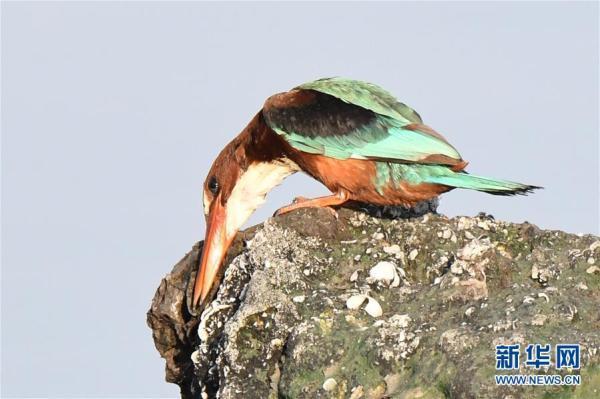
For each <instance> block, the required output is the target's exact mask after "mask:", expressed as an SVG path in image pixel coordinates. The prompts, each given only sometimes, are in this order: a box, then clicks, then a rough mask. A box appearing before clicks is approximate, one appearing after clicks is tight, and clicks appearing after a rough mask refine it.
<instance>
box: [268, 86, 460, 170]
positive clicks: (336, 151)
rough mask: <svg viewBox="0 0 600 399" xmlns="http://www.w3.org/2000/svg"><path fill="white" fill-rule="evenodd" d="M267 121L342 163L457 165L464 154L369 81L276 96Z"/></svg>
mask: <svg viewBox="0 0 600 399" xmlns="http://www.w3.org/2000/svg"><path fill="white" fill-rule="evenodd" d="M262 114H263V116H264V118H265V121H266V123H267V124H268V125H269V127H271V128H272V129H273V130H274V131H275V132H276V133H277V134H279V135H281V136H282V137H284V138H285V139H286V140H287V141H288V142H289V143H290V145H292V147H294V148H296V149H297V150H300V151H304V152H308V153H312V154H321V155H325V156H328V157H331V158H336V159H348V158H354V159H376V160H386V161H389V162H420V163H433V164H442V165H456V164H459V163H461V162H462V159H461V156H460V154H459V153H458V151H456V149H455V148H454V147H453V146H452V145H450V144H449V143H448V142H447V141H446V140H445V139H444V138H443V137H442V136H441V135H439V134H438V133H436V132H435V131H433V130H432V129H431V128H429V127H428V126H426V125H423V124H422V122H421V118H420V117H419V115H418V114H417V113H416V112H415V111H413V110H412V109H411V108H410V107H408V106H406V105H404V104H402V103H400V102H398V101H397V100H396V99H395V98H394V97H393V96H392V95H391V94H389V93H388V92H387V91H385V90H383V89H381V88H379V87H378V86H375V85H372V84H370V83H366V82H360V81H354V80H348V79H341V78H330V79H321V80H317V81H315V82H311V83H306V84H304V85H301V86H298V88H296V89H293V90H291V91H289V92H286V93H281V94H277V95H275V96H272V97H270V98H269V99H268V100H267V101H266V103H265V106H264V107H263V110H262Z"/></svg>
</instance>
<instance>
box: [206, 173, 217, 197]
mask: <svg viewBox="0 0 600 399" xmlns="http://www.w3.org/2000/svg"><path fill="white" fill-rule="evenodd" d="M208 189H209V190H210V192H211V193H213V195H217V193H218V192H219V182H218V181H217V178H216V177H214V176H213V177H211V178H210V180H209V181H208Z"/></svg>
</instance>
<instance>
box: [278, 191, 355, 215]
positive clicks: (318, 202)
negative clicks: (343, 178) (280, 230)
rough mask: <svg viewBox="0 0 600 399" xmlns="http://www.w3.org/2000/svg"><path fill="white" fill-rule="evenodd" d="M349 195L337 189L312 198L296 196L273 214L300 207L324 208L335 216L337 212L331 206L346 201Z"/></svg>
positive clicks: (282, 213) (284, 212)
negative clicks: (332, 192)
mask: <svg viewBox="0 0 600 399" xmlns="http://www.w3.org/2000/svg"><path fill="white" fill-rule="evenodd" d="M349 197H350V196H349V195H348V193H347V192H346V191H339V192H338V193H336V194H333V195H328V196H326V197H318V198H312V199H306V198H303V197H297V198H296V199H295V200H294V202H293V203H292V204H290V205H287V206H284V207H282V208H279V209H278V210H277V211H275V214H274V216H279V215H284V214H286V213H288V212H291V211H295V210H296V209H301V208H325V209H328V210H330V211H331V212H332V213H333V214H334V216H335V217H337V212H336V211H335V210H334V209H333V208H331V207H332V206H337V205H342V204H343V203H344V202H346V201H348V199H349Z"/></svg>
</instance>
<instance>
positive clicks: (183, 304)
mask: <svg viewBox="0 0 600 399" xmlns="http://www.w3.org/2000/svg"><path fill="white" fill-rule="evenodd" d="M200 252H201V246H196V247H195V248H194V249H193V250H192V251H191V252H190V253H189V254H188V255H186V257H185V258H184V259H182V260H181V262H179V263H178V265H176V266H175V269H174V271H173V272H172V273H171V274H170V275H168V276H167V277H166V278H165V280H163V282H162V284H161V287H160V288H159V290H158V291H157V294H156V296H155V298H154V301H153V304H152V308H151V310H150V311H149V313H148V321H149V324H150V325H151V327H152V328H153V334H154V338H155V342H156V345H157V348H158V349H159V351H160V352H161V355H163V357H165V358H166V360H167V380H168V381H170V382H174V383H177V384H179V385H180V387H181V392H182V396H183V397H203V396H205V397H216V396H218V397H222V398H241V397H243V398H353V399H356V398H507V399H508V398H515V399H516V398H592V397H600V352H599V347H600V240H599V239H598V237H596V236H592V235H582V236H579V235H573V234H567V233H564V232H560V231H544V230H540V229H538V228H537V227H536V226H534V225H532V224H529V223H523V224H513V223H506V222H501V221H496V220H494V219H493V218H492V217H490V216H487V215H479V216H477V217H456V218H451V219H450V218H447V217H445V216H441V215H437V214H426V215H424V216H418V217H413V218H410V219H381V218H377V217H372V216H368V215H367V214H365V213H362V212H360V211H354V210H348V209H342V210H340V211H339V218H337V219H335V218H334V217H333V216H332V215H331V214H330V213H328V212H325V211H322V210H316V209H310V210H301V211H298V212H294V213H292V214H289V215H285V216H283V217H279V218H274V219H269V220H268V221H267V222H265V223H264V224H263V225H260V226H256V227H254V228H252V229H249V230H248V231H246V232H244V233H242V234H240V236H239V237H238V239H237V241H236V243H235V245H234V246H233V248H232V249H231V250H230V254H229V256H228V260H227V261H226V263H227V264H228V265H227V269H226V272H225V274H224V276H223V280H222V284H221V285H220V287H219V289H218V291H217V292H216V294H215V299H214V301H213V302H212V303H210V304H209V305H208V306H207V308H206V309H204V311H203V312H202V315H199V314H197V313H198V312H197V311H193V310H190V308H189V299H188V298H189V294H190V289H191V285H193V284H190V281H191V282H192V283H193V278H194V273H195V268H196V267H197V265H198V257H199V254H200ZM379 262H390V263H392V264H393V269H394V271H393V273H394V277H395V279H394V280H393V281H387V280H386V281H382V280H375V279H373V278H371V277H370V270H371V269H372V268H373V267H374V266H375V265H377V264H378V263H379ZM360 295H363V296H364V298H365V299H364V303H362V305H360V306H359V307H358V308H356V309H349V308H348V306H347V301H348V299H349V298H351V297H354V300H356V298H357V296H360ZM351 301H352V300H351ZM371 301H372V302H373V303H370V302H371ZM377 304H378V305H379V307H380V309H381V312H378V311H377V310H378V309H377V306H376V305H377ZM367 306H369V307H368V308H366V307H367ZM373 310H375V311H373ZM369 312H370V313H371V314H370V313H369ZM502 343H520V344H521V347H522V348H524V346H526V345H527V344H535V343H540V344H546V343H548V344H551V345H552V346H553V347H554V345H556V344H560V343H579V344H580V345H581V363H582V367H581V369H580V370H574V371H571V373H576V374H580V375H581V385H580V386H578V387H564V386H563V387H550V386H536V387H515V386H512V387H508V386H498V385H496V383H495V380H494V375H495V374H497V373H498V372H497V371H496V369H495V345H497V344H502ZM522 352H523V353H522V358H523V357H524V351H522ZM522 360H524V359H522ZM520 372H521V373H523V374H563V375H564V374H566V373H568V372H567V371H560V372H559V371H558V370H556V369H555V368H554V367H550V368H549V369H548V370H544V369H540V370H537V371H536V370H535V369H532V368H525V367H524V366H523V365H522V366H521V370H520ZM506 374H510V373H508V372H507V373H506Z"/></svg>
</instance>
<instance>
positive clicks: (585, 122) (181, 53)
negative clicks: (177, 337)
mask: <svg viewBox="0 0 600 399" xmlns="http://www.w3.org/2000/svg"><path fill="white" fill-rule="evenodd" d="M332 75H341V76H346V77H351V78H357V79H362V80H369V81H372V82H374V83H378V84H380V85H382V86H384V87H385V88H387V89H388V90H390V91H391V92H393V93H394V94H396V95H397V96H398V97H399V98H400V99H401V100H402V101H404V102H406V103H407V104H409V105H411V106H413V107H414V108H415V109H417V110H418V112H419V113H420V114H421V115H422V116H423V118H424V120H425V122H426V123H428V124H429V125H431V126H433V127H434V128H435V129H436V130H438V131H440V132H441V133H442V134H444V135H445V136H446V137H447V138H448V139H449V140H450V142H452V143H453V144H454V145H455V146H456V147H457V148H458V149H459V150H460V152H461V154H462V155H463V157H464V158H465V159H467V160H468V161H470V166H469V170H470V171H471V172H473V173H477V174H481V175H489V176H493V177H498V178H504V179H514V180H517V181H521V182H524V183H530V184H536V185H542V186H545V187H546V189H545V190H543V191H540V192H537V193H536V194H535V195H532V196H529V197H515V198H505V197H493V196H489V195H486V194H482V193H474V192H466V191H458V190H455V191H454V192H451V193H449V194H447V195H446V196H445V197H444V198H443V199H442V201H441V204H442V205H441V208H440V211H441V212H443V213H446V214H448V215H460V214H466V215H473V214H476V213H477V212H479V211H486V212H488V213H491V214H493V215H495V216H496V217H497V218H500V219H505V220H510V221H514V222H522V221H524V220H528V221H530V222H532V223H535V224H537V225H539V226H540V227H543V228H551V229H562V230H566V231H569V232H575V233H577V232H595V233H597V232H598V166H599V165H598V5H597V3H593V2H588V3H566V2H564V3H559V2H553V3H541V2H536V3H472V2H471V3H424V4H412V3H385V4H372V3H370V4H360V3H345V4H344V3H334V4H275V3H269V4H252V3H244V4H233V3H229V4H211V3H190V2H187V3H140V2H129V3H123V4H114V3H113V4H107V3H91V2H89V3H83V2H79V3H58V4H57V3H23V2H19V3H7V2H3V3H2V194H3V196H2V211H3V212H2V249H3V251H2V396H3V397H12V396H51V397H68V396H95V397H98V396H109V397H114V396H120V397H133V396H136V397H138V396H153V397H157V396H164V397H167V396H176V395H177V393H178V390H177V388H176V387H175V386H174V385H169V384H166V383H165V382H163V375H164V374H163V366H164V363H163V361H162V360H161V359H160V358H159V357H158V354H157V352H156V351H155V349H154V346H153V343H152V339H151V334H150V330H149V329H148V328H147V327H146V323H145V314H146V310H147V309H148V307H149V303H150V300H151V298H152V295H153V293H154V290H155V288H156V287H157V286H158V283H159V281H160V279H161V277H162V276H163V275H164V274H165V273H167V272H168V271H169V270H170V269H171V267H172V265H173V264H174V263H175V262H177V260H178V259H179V258H180V257H181V256H182V255H183V254H184V253H185V252H186V251H187V250H188V249H189V248H190V247H191V246H192V244H193V243H194V242H195V241H197V240H199V239H201V238H202V237H203V236H204V221H203V216H202V205H201V198H202V194H201V184H202V181H203V180H204V177H205V174H206V173H207V171H208V168H209V166H210V164H211V162H212V160H213V159H214V157H215V156H216V154H217V153H218V152H219V151H220V149H221V148H222V147H223V146H224V145H225V143H226V142H228V141H229V140H230V139H232V138H233V137H234V136H235V135H236V134H237V133H238V132H239V131H240V130H241V129H242V128H243V127H244V126H245V124H246V123H247V122H248V121H249V120H250V118H251V117H252V116H253V115H254V113H255V112H256V111H257V110H258V109H259V108H260V107H261V105H262V103H263V101H264V99H265V98H267V97H268V96H269V95H271V94H273V93H275V92H279V91H284V90H287V89H289V88H291V87H293V86H295V85H297V84H299V83H302V82H305V81H308V80H312V79H315V78H319V77H325V76H332ZM324 192H325V190H324V188H322V187H321V186H320V185H319V184H318V183H315V182H313V181H311V180H310V179H308V178H307V177H305V176H301V175H296V176H294V177H292V178H290V179H288V181H286V182H285V183H284V184H283V185H282V186H280V187H279V188H278V189H276V191H275V192H274V193H273V194H272V195H271V196H270V197H269V201H268V203H267V205H266V206H265V207H264V208H262V209H261V210H260V211H259V212H258V213H257V214H256V215H255V216H254V217H253V218H252V219H251V223H252V224H253V223H258V222H260V221H262V220H264V218H265V217H267V216H268V215H270V214H271V213H272V212H273V210H274V209H276V208H277V207H279V206H281V205H282V204H285V203H287V202H289V201H290V200H291V199H292V198H293V197H294V196H297V195H305V196H307V195H316V194H320V193H324Z"/></svg>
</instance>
